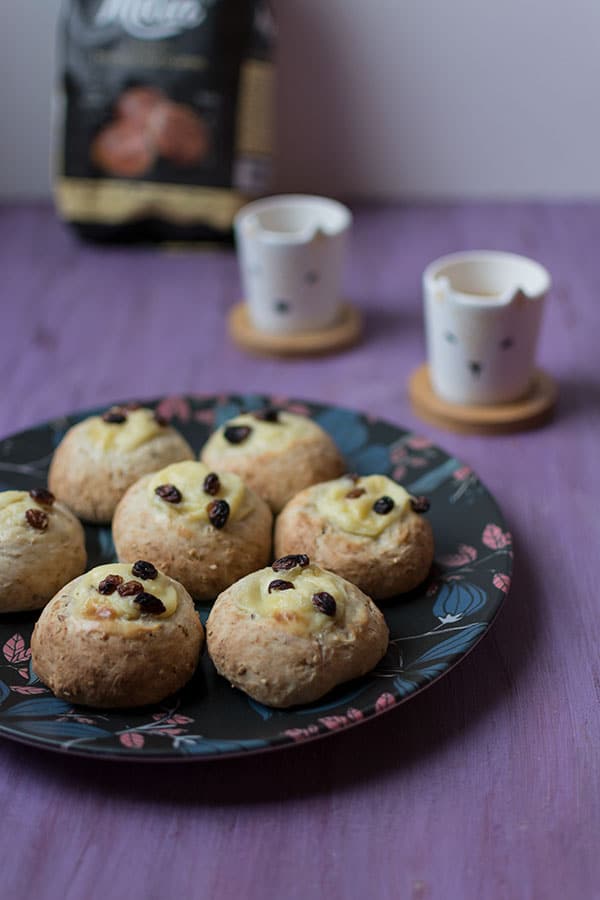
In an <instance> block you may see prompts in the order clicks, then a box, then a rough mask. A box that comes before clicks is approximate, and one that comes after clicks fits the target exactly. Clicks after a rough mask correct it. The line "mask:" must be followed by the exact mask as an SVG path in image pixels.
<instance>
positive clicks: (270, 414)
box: [200, 409, 346, 513]
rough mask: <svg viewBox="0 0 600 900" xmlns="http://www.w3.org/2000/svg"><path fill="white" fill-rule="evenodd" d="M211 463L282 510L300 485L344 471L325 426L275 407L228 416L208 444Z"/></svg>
mask: <svg viewBox="0 0 600 900" xmlns="http://www.w3.org/2000/svg"><path fill="white" fill-rule="evenodd" d="M200 458H201V460H202V462H205V463H206V465H207V466H210V467H211V468H217V469H220V470H221V471H227V472H236V473H237V474H238V475H239V476H240V477H241V478H243V479H244V481H245V482H246V483H247V484H249V485H250V487H251V488H253V489H254V490H255V491H256V492H257V494H260V496H261V497H263V498H264V499H265V500H266V501H267V503H268V504H269V506H270V507H271V509H272V510H273V512H274V513H278V512H279V511H280V510H281V509H283V507H284V506H285V504H286V503H287V502H288V500H290V499H291V498H292V497H293V496H294V495H295V494H297V493H298V491H301V490H302V489H303V488H305V487H308V486H309V485H311V484H316V483H317V482H319V481H328V480H329V479H330V478H335V477H336V476H338V475H341V474H342V472H344V471H345V469H346V466H345V463H344V460H343V458H342V455H341V453H340V451H339V450H338V448H337V447H336V445H335V444H334V442H333V440H332V439H331V438H330V437H329V435H328V434H327V432H325V431H323V429H322V428H321V427H320V426H319V425H317V423H316V422H313V421H312V420H311V419H309V418H308V417H307V416H299V415H296V414H294V413H289V412H284V411H281V410H276V409H262V410H257V411H256V412H254V413H245V414H243V415H239V416H236V417H235V418H234V419H230V420H229V421H228V422H225V424H224V425H222V426H221V427H220V428H219V429H218V430H217V431H215V432H214V434H212V435H211V436H210V438H209V439H208V441H207V442H206V444H205V445H204V447H203V449H202V452H201V455H200Z"/></svg>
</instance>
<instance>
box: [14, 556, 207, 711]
mask: <svg viewBox="0 0 600 900" xmlns="http://www.w3.org/2000/svg"><path fill="white" fill-rule="evenodd" d="M203 642H204V629H203V628H202V625H201V623H200V619H199V617H198V613H197V612H196V610H195V609H194V604H193V602H192V599H191V597H190V595H189V594H188V592H187V591H186V590H185V588H184V587H183V586H182V585H181V584H179V583H178V582H176V581H174V580H173V579H172V578H169V577H168V576H167V575H164V574H163V573H162V572H159V571H157V569H156V568H155V566H154V565H153V564H152V563H149V562H146V561H144V560H138V561H137V562H136V564H135V565H133V566H131V565H121V564H119V563H109V564H108V565H104V566H98V567H97V568H95V569H92V570H91V571H90V572H86V574H85V575H81V576H80V577H79V578H76V579H75V580H74V581H71V582H70V583H69V584H67V585H66V586H65V587H64V588H63V589H62V590H61V591H59V592H58V594H56V596H55V597H54V598H53V599H52V600H51V601H50V603H49V604H48V605H47V606H46V608H45V609H44V611H43V613H42V615H41V616H40V618H39V621H38V622H37V624H36V626H35V628H34V630H33V635H32V638H31V660H32V665H33V669H34V671H35V672H36V674H37V675H38V677H39V678H40V679H41V680H42V681H43V682H44V684H46V685H48V687H49V688H50V689H51V690H52V691H53V692H54V694H56V696H57V697H60V698H61V699H63V700H67V701H68V702H69V703H80V704H83V705H84V706H94V707H100V708H104V707H105V708H118V707H135V706H146V705H148V704H150V703H159V702H160V701H161V700H164V699H165V697H168V696H170V695H171V694H173V693H175V692H176V691H178V690H180V689H181V688H182V687H183V686H184V685H185V684H186V682H187V681H189V679H190V678H191V677H192V675H193V673H194V671H195V669H196V666H197V665H198V660H199V657H200V650H201V649H202V644H203Z"/></svg>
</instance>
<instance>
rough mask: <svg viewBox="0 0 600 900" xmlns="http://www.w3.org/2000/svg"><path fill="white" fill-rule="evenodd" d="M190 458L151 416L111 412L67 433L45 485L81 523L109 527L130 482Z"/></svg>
mask: <svg viewBox="0 0 600 900" xmlns="http://www.w3.org/2000/svg"><path fill="white" fill-rule="evenodd" d="M193 458H194V453H193V450H192V448H191V447H190V445H189V444H188V443H187V441H186V440H185V439H184V438H183V437H182V436H181V435H180V434H179V432H177V431H175V429H174V428H171V427H170V426H168V425H167V424H166V422H165V421H164V420H163V419H162V418H161V417H160V416H159V415H157V414H156V413H155V412H154V411H153V410H151V409H144V408H141V407H129V408H127V407H113V408H112V409H109V410H108V411H107V412H106V413H104V415H102V416H91V417H90V418H89V419H84V421H83V422H79V423H78V424H77V425H74V426H73V427H72V428H70V429H69V431H68V432H67V433H66V435H65V436H64V438H63V439H62V441H61V442H60V444H59V445H58V447H57V448H56V451H55V453H54V457H53V458H52V463H51V465H50V472H49V474H48V483H49V485H50V489H51V490H52V491H53V492H54V493H55V494H56V496H57V497H58V499H59V500H62V501H63V502H64V503H66V504H67V506H68V507H70V509H72V510H73V512H75V513H76V514H77V515H78V516H80V517H81V518H82V519H85V520H86V521H88V522H110V520H111V518H112V515H113V513H114V511H115V507H116V505H117V503H118V502H119V500H120V499H121V497H122V496H123V494H124V493H125V491H126V490H127V488H128V487H129V485H131V484H133V482H134V481H137V480H138V478H141V477H142V475H146V473H147V472H155V471H156V469H160V468H162V467H163V466H166V465H168V464H169V463H172V462H178V461H179V460H181V459H193Z"/></svg>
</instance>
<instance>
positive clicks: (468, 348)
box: [423, 250, 550, 405]
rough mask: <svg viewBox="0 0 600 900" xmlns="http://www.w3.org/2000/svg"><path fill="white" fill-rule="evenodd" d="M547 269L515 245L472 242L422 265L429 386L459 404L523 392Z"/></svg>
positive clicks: (499, 399)
mask: <svg viewBox="0 0 600 900" xmlns="http://www.w3.org/2000/svg"><path fill="white" fill-rule="evenodd" d="M549 289H550V275H549V274H548V272H547V270H546V269H545V268H544V267H543V266H541V265H540V264H539V263H537V262H535V261H534V260H532V259H527V257H525V256H518V255H516V254H514V253H501V252H496V251H488V250H474V251H470V252H465V253H454V254H452V255H450V256H444V257H442V258H440V259H436V260H435V262H432V263H431V264H430V265H429V266H427V268H426V269H425V272H424V273H423V294H424V302H425V331H426V338H427V354H428V362H429V374H430V378H431V382H432V385H433V389H434V390H435V392H436V393H437V394H438V395H439V396H440V397H442V398H443V399H444V400H447V401H449V402H450V403H459V404H467V405H473V404H479V403H481V404H494V403H508V402H511V401H513V400H518V399H519V398H520V397H522V396H523V395H525V394H526V392H527V389H528V387H529V385H530V383H531V377H532V375H533V371H534V366H535V351H536V344H537V338H538V333H539V328H540V322H541V318H542V311H543V305H544V298H545V296H546V294H547V293H548V290H549Z"/></svg>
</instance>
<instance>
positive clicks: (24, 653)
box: [2, 634, 31, 663]
mask: <svg viewBox="0 0 600 900" xmlns="http://www.w3.org/2000/svg"><path fill="white" fill-rule="evenodd" d="M2 652H3V654H4V659H5V660H6V661H7V662H9V663H20V662H26V661H27V660H28V659H29V658H30V656H31V650H30V649H29V648H28V647H26V645H25V641H24V640H23V637H22V635H20V634H13V636H12V637H10V638H9V639H8V640H7V641H6V643H5V644H4V646H3V648H2Z"/></svg>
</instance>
